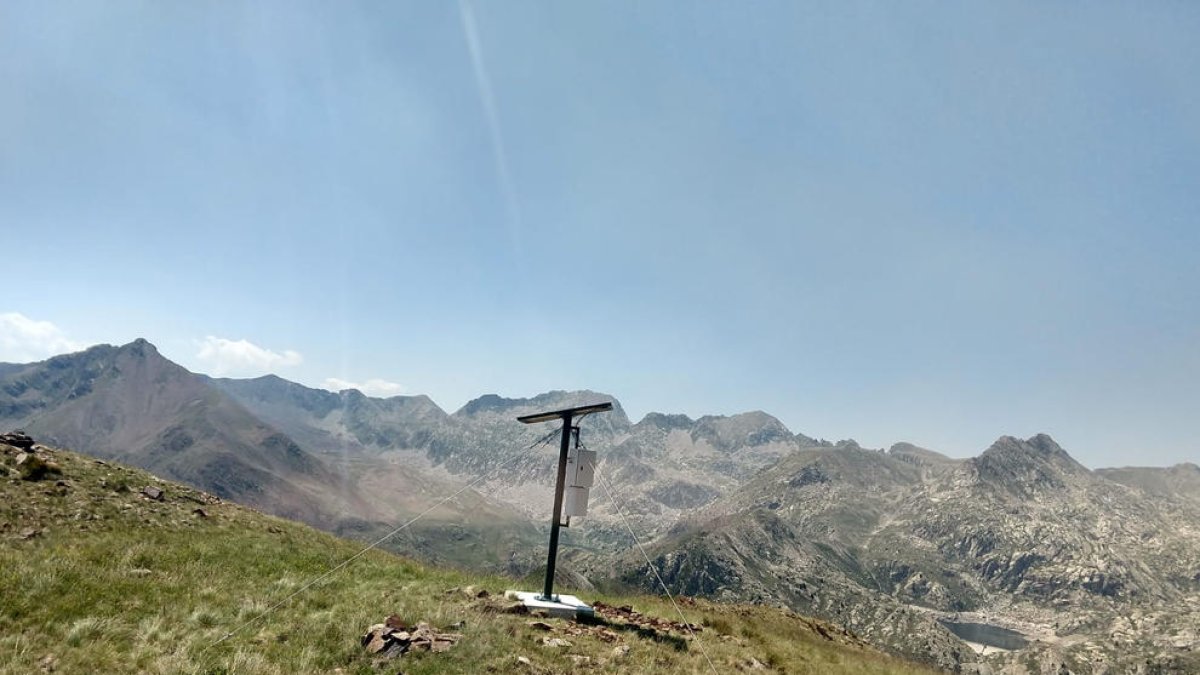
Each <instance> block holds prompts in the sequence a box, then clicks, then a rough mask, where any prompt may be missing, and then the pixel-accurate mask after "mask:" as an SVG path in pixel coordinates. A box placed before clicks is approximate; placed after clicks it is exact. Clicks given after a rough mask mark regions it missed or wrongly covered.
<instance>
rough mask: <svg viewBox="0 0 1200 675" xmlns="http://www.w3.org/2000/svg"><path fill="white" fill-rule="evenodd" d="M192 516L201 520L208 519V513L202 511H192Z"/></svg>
mask: <svg viewBox="0 0 1200 675" xmlns="http://www.w3.org/2000/svg"><path fill="white" fill-rule="evenodd" d="M192 514H193V515H195V516H199V517H201V518H207V517H208V511H205V510H204V509H192Z"/></svg>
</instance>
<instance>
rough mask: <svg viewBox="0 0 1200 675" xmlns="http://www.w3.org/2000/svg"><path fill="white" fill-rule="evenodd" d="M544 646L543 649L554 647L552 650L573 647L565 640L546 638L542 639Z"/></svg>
mask: <svg viewBox="0 0 1200 675" xmlns="http://www.w3.org/2000/svg"><path fill="white" fill-rule="evenodd" d="M542 646H543V647H552V648H555V649H557V648H559V647H571V646H573V645H572V644H571V642H570V641H568V640H564V639H562V638H557V637H544V638H542Z"/></svg>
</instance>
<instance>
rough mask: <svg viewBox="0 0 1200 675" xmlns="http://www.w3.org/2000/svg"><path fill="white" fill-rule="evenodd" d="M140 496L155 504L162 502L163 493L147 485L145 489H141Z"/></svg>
mask: <svg viewBox="0 0 1200 675" xmlns="http://www.w3.org/2000/svg"><path fill="white" fill-rule="evenodd" d="M142 494H143V495H144V496H145V497H146V498H147V499H153V500H154V501H156V502H161V501H162V500H163V491H162V490H160V489H158V488H156V487H154V486H152V485H147V486H146V487H144V488H142Z"/></svg>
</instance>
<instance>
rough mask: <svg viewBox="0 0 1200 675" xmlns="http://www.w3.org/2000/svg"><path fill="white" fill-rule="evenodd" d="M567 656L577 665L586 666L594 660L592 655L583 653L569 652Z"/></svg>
mask: <svg viewBox="0 0 1200 675" xmlns="http://www.w3.org/2000/svg"><path fill="white" fill-rule="evenodd" d="M567 658H568V659H571V662H572V663H574V664H575V665H577V666H586V665H587V664H589V663H591V662H592V657H590V656H584V655H583V654H567Z"/></svg>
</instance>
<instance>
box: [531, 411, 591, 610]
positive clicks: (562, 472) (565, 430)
mask: <svg viewBox="0 0 1200 675" xmlns="http://www.w3.org/2000/svg"><path fill="white" fill-rule="evenodd" d="M608 410H612V403H598V404H596V405H585V406H579V407H577V408H567V409H566V410H553V411H550V412H544V413H537V414H536V415H525V416H524V417H518V418H517V421H518V422H524V423H525V424H535V423H537V422H549V421H551V420H554V419H560V420H562V425H563V426H562V442H561V443H560V444H559V446H558V478H557V479H556V480H555V482H554V515H553V517H552V519H551V520H550V547H549V551H548V552H547V554H546V583H545V585H544V586H543V587H542V597H541V599H542V600H546V601H549V602H553V601H554V565H555V563H556V562H557V560H558V529H559V527H561V522H562V506H563V487H564V486H563V483H564V481H565V479H566V477H567V453H568V452H569V451H570V448H571V429H572V426H571V420H572V419H573V418H574V417H576V416H577V415H587V414H590V413H594V412H604V411H608Z"/></svg>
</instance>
